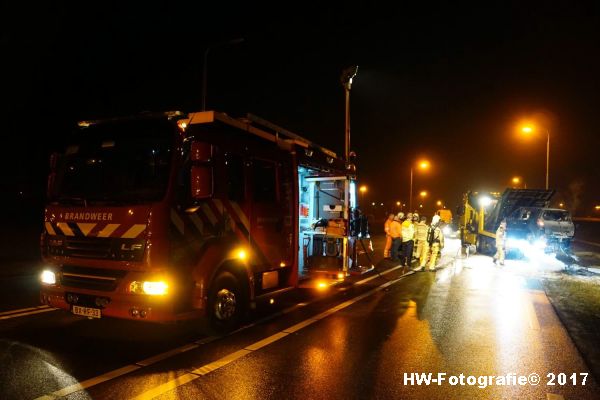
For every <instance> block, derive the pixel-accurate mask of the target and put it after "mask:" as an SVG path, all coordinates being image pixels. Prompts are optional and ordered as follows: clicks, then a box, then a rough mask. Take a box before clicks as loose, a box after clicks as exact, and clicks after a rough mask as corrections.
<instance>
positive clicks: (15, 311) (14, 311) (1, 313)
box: [0, 305, 50, 316]
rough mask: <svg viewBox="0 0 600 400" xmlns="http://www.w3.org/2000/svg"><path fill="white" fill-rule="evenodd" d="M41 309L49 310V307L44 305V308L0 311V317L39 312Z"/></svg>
mask: <svg viewBox="0 0 600 400" xmlns="http://www.w3.org/2000/svg"><path fill="white" fill-rule="evenodd" d="M43 308H50V307H48V306H45V305H44V306H36V307H29V308H19V309H17V310H8V311H2V312H0V316H2V315H8V314H18V313H22V312H26V311H32V310H41V309H43Z"/></svg>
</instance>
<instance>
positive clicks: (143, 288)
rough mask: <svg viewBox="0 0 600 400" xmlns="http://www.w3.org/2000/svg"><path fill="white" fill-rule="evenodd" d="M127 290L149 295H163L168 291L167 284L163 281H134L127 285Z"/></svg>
mask: <svg viewBox="0 0 600 400" xmlns="http://www.w3.org/2000/svg"><path fill="white" fill-rule="evenodd" d="M129 291H130V292H132V293H138V294H149V295H151V296H164V295H166V294H168V293H169V284H168V283H167V282H165V281H134V282H131V284H130V285H129Z"/></svg>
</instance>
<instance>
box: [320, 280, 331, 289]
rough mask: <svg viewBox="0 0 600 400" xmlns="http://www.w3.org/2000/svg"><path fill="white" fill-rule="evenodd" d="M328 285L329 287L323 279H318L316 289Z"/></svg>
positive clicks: (324, 287) (325, 287)
mask: <svg viewBox="0 0 600 400" xmlns="http://www.w3.org/2000/svg"><path fill="white" fill-rule="evenodd" d="M328 287H329V285H328V284H327V282H325V281H318V282H317V289H319V290H325V289H327V288H328Z"/></svg>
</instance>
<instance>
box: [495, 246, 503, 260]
mask: <svg viewBox="0 0 600 400" xmlns="http://www.w3.org/2000/svg"><path fill="white" fill-rule="evenodd" d="M494 258H495V259H496V260H498V261H500V263H501V264H504V247H502V246H498V247H497V248H496V254H494Z"/></svg>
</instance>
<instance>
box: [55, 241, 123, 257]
mask: <svg viewBox="0 0 600 400" xmlns="http://www.w3.org/2000/svg"><path fill="white" fill-rule="evenodd" d="M64 249H65V255H66V256H70V257H82V258H100V259H111V258H112V252H111V249H112V246H111V239H110V238H68V239H66V240H65V247H64Z"/></svg>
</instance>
